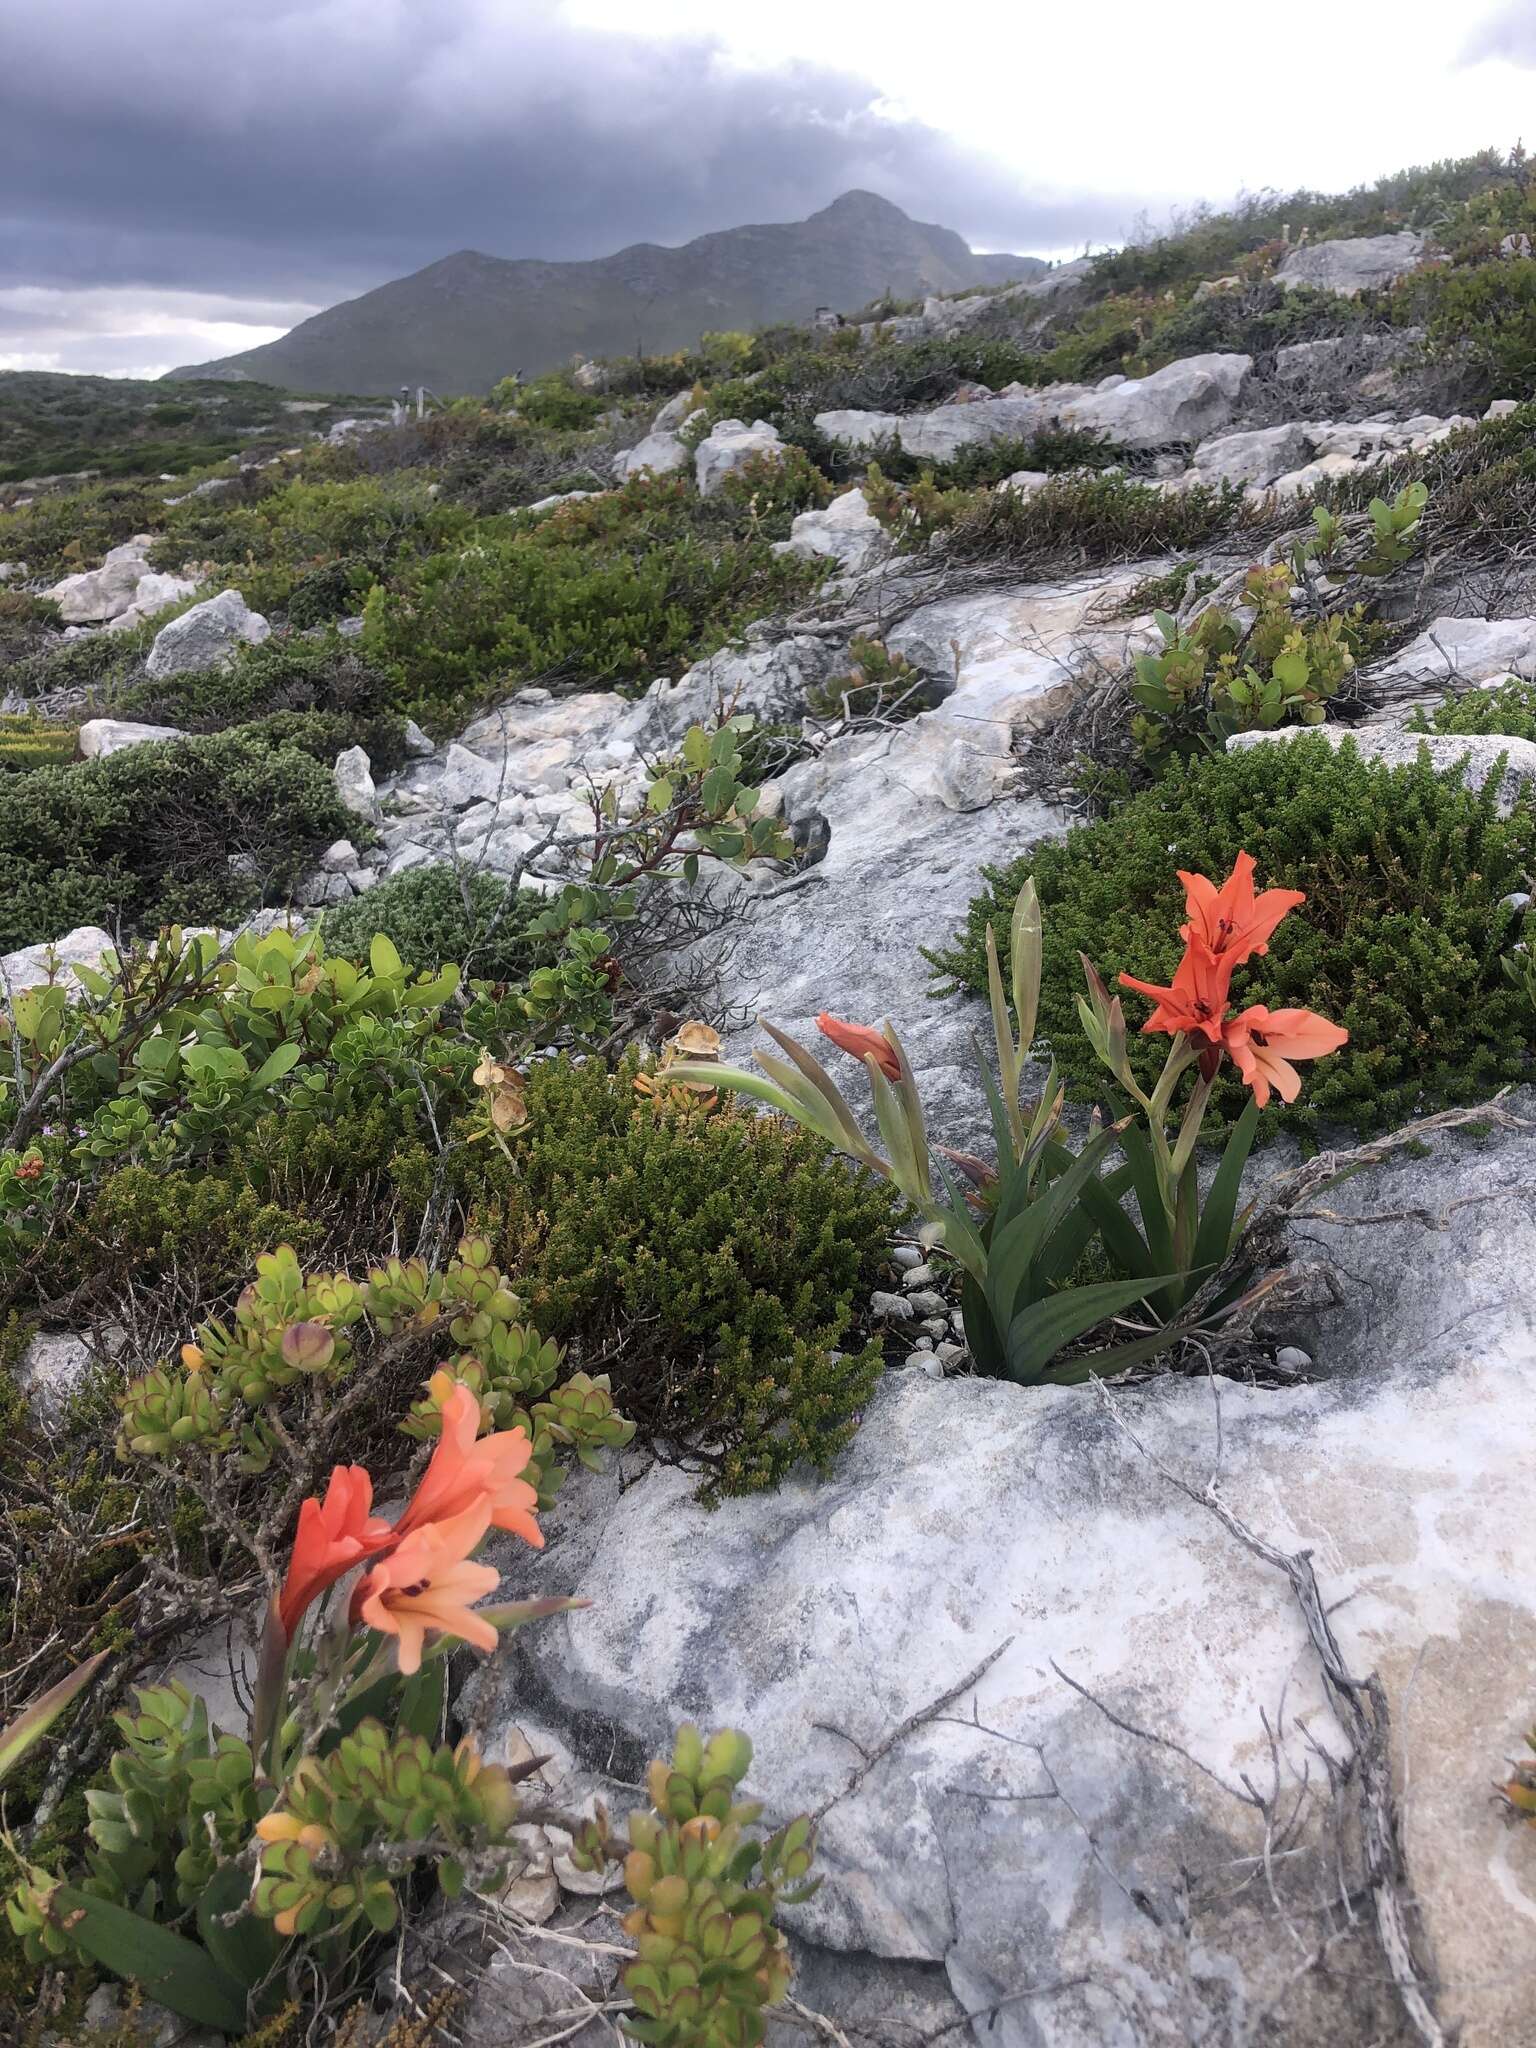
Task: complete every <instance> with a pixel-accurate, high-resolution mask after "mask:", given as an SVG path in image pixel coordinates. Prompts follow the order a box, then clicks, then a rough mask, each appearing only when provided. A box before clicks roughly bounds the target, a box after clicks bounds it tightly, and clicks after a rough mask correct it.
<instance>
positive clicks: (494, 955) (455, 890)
mask: <svg viewBox="0 0 1536 2048" xmlns="http://www.w3.org/2000/svg"><path fill="white" fill-rule="evenodd" d="M506 899H507V888H506V884H505V883H504V882H502V881H499V880H498V879H497V877H496V876H495V875H488V874H486V873H484V872H483V871H482V870H481V869H478V868H464V869H457V868H452V867H448V866H432V867H420V868H409V869H407V870H406V872H405V873H404V874H400V875H392V876H391V877H390V879H389V880H388V881H386V882H380V883H378V884H377V885H376V886H375V887H374V888H372V889H370V890H369V891H368V893H367V895H366V896H359V897H357V898H356V899H355V900H354V901H353V902H351V903H344V904H342V906H341V907H340V908H339V909H337V910H328V911H327V912H326V913H325V943H326V949H327V951H329V952H331V953H341V954H343V955H345V956H346V957H348V958H350V959H355V960H363V959H366V958H367V956H368V947H369V943H370V941H371V940H372V938H373V936H374V934H375V933H376V932H383V933H384V935H385V937H386V938H388V939H389V940H390V941H391V943H392V944H393V945H394V946H395V948H396V950H397V951H398V952H399V954H400V957H401V959H402V960H405V961H406V962H408V963H409V964H410V965H411V966H413V967H420V968H428V969H431V968H437V967H441V966H443V965H444V964H445V963H447V962H448V961H453V962H455V963H458V962H462V961H463V960H465V959H466V958H469V957H471V956H472V960H471V972H472V973H474V974H475V975H478V976H481V977H483V978H484V979H486V980H488V981H521V980H523V979H524V978H525V977H526V976H527V974H528V973H529V972H530V970H531V969H532V968H534V967H536V966H538V965H539V964H540V963H541V962H542V961H543V960H545V959H546V958H548V957H549V955H550V952H551V947H550V945H549V942H548V941H547V940H544V939H541V938H540V937H539V936H537V935H535V934H534V933H532V932H531V931H530V930H529V926H530V925H531V924H532V923H533V921H534V919H535V918H537V917H540V916H542V915H543V913H544V912H545V911H546V910H547V909H548V908H549V904H548V901H547V899H546V898H545V897H544V896H542V895H540V894H539V893H538V891H536V890H533V889H520V890H518V891H517V892H516V894H515V895H514V897H513V899H512V901H511V903H510V904H509V903H507V900H506ZM498 918H499V922H496V920H498ZM493 922H495V929H494V932H493V931H492V929H491V927H492V924H493Z"/></svg>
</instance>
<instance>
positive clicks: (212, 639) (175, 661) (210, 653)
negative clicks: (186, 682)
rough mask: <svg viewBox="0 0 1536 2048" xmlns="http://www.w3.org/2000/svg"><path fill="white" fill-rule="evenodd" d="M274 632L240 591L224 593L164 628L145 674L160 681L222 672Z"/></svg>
mask: <svg viewBox="0 0 1536 2048" xmlns="http://www.w3.org/2000/svg"><path fill="white" fill-rule="evenodd" d="M271 632H272V628H271V626H270V624H269V623H268V621H267V620H266V619H265V618H263V616H262V614H261V613H260V612H253V611H252V610H251V608H250V606H249V605H248V604H247V603H246V601H245V599H244V598H243V597H242V596H241V595H240V593H239V591H238V590H221V591H220V592H219V594H218V596H217V597H209V598H205V599H204V600H203V602H202V603H201V604H195V605H193V607H192V609H191V610H190V611H186V612H183V613H182V615H181V617H180V618H179V619H172V620H171V623H170V624H169V625H168V626H162V627H161V629H160V631H159V632H158V633H157V634H156V635H155V644H154V645H153V647H151V648H150V650H149V657H148V659H147V660H146V662H145V664H144V668H145V672H146V674H148V675H150V676H153V677H155V678H157V679H158V678H160V677H162V676H177V675H183V674H186V673H188V672H190V671H192V670H196V669H204V668H222V667H224V666H225V665H226V664H227V663H228V662H229V661H231V660H232V659H233V657H234V652H235V649H236V648H237V647H239V646H240V645H241V644H242V643H244V644H247V645H250V646H253V647H254V646H259V645H260V643H261V642H262V641H263V640H266V639H268V638H269V637H270V635H271Z"/></svg>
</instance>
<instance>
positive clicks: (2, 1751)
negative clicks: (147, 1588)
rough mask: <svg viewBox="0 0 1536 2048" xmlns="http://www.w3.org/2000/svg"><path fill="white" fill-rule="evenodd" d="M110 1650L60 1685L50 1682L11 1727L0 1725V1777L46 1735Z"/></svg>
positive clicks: (76, 1697)
mask: <svg viewBox="0 0 1536 2048" xmlns="http://www.w3.org/2000/svg"><path fill="white" fill-rule="evenodd" d="M109 1655H110V1652H109V1651H107V1650H98V1651H97V1652H96V1655H95V1656H94V1657H87V1658H86V1660H85V1662H84V1663H83V1664H81V1665H79V1666H77V1668H76V1669H75V1670H73V1671H71V1672H70V1673H69V1675H68V1677H67V1678H61V1679H60V1680H59V1682H58V1684H57V1685H50V1686H49V1688H48V1690H47V1691H46V1692H45V1693H41V1694H40V1695H39V1696H38V1698H36V1699H35V1700H33V1702H32V1704H31V1705H30V1706H29V1707H26V1708H24V1709H23V1710H22V1712H21V1713H19V1714H18V1715H17V1716H16V1719H15V1720H14V1721H12V1722H11V1723H10V1724H9V1726H7V1727H5V1728H0V1778H3V1777H4V1776H5V1775H6V1773H7V1772H8V1771H10V1770H13V1769H14V1768H15V1766H16V1765H17V1764H18V1763H19V1762H20V1761H21V1759H22V1758H23V1757H24V1756H25V1755H26V1753H27V1751H28V1750H29V1749H30V1748H31V1747H32V1745H33V1743H34V1742H36V1741H37V1740H38V1739H39V1737H41V1736H43V1735H46V1734H47V1732H48V1730H49V1729H50V1728H51V1727H52V1726H53V1724H54V1722H55V1721H57V1719H58V1718H59V1716H60V1714H62V1713H63V1711H64V1709H65V1708H66V1707H67V1706H69V1705H70V1703H71V1702H72V1701H73V1700H76V1699H78V1698H79V1696H80V1694H81V1693H83V1692H84V1691H85V1688H86V1687H87V1686H88V1685H89V1684H90V1682H91V1680H92V1679H93V1678H94V1677H95V1676H96V1674H97V1672H98V1671H99V1670H100V1669H101V1667H102V1665H103V1664H105V1663H106V1661H107V1658H108V1656H109Z"/></svg>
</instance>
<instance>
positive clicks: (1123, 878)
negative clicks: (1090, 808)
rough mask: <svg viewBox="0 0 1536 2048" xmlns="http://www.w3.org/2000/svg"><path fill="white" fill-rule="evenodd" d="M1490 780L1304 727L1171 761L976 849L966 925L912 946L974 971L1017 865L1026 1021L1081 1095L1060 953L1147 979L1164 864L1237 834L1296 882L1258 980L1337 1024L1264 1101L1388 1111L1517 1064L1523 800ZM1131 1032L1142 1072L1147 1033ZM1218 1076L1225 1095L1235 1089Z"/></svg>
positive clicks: (1327, 1120) (1161, 930)
mask: <svg viewBox="0 0 1536 2048" xmlns="http://www.w3.org/2000/svg"><path fill="white" fill-rule="evenodd" d="M1496 786H1497V778H1494V779H1493V780H1492V781H1490V783H1489V785H1488V792H1487V794H1485V795H1480V796H1479V795H1473V794H1471V793H1469V792H1468V791H1467V790H1466V789H1465V788H1464V787H1463V786H1462V784H1461V781H1460V778H1459V776H1458V775H1457V774H1456V773H1455V772H1454V771H1452V772H1450V773H1448V774H1444V775H1437V774H1436V773H1435V772H1434V771H1433V770H1432V769H1431V768H1430V767H1429V766H1428V764H1427V762H1420V763H1418V764H1416V765H1414V766H1409V767H1401V768H1396V769H1389V768H1386V767H1383V766H1381V765H1379V764H1367V763H1364V762H1362V761H1361V760H1360V759H1359V757H1358V755H1357V754H1356V753H1355V751H1354V749H1353V748H1352V747H1350V746H1349V745H1348V744H1346V745H1345V746H1344V747H1343V748H1342V749H1341V750H1340V751H1339V752H1338V753H1335V752H1334V751H1333V750H1332V749H1331V748H1330V747H1329V746H1328V744H1327V743H1326V742H1325V741H1324V740H1322V739H1321V738H1307V737H1299V738H1297V739H1295V740H1292V741H1286V742H1282V743H1279V744H1276V745H1270V746H1259V747H1253V748H1245V749H1243V750H1241V751H1239V752H1236V753H1232V754H1224V755H1217V756H1214V757H1212V758H1209V759H1206V760H1202V761H1197V762H1192V763H1175V764H1174V765H1172V766H1171V767H1170V768H1169V770H1168V772H1167V774H1166V776H1165V777H1164V778H1163V780H1162V781H1160V782H1159V783H1157V784H1156V785H1155V786H1154V787H1152V788H1150V789H1147V790H1144V791H1142V792H1141V793H1139V794H1138V795H1136V796H1134V797H1132V798H1131V799H1130V800H1129V801H1128V802H1127V803H1126V804H1125V805H1124V806H1123V808H1122V809H1121V810H1120V811H1119V812H1118V813H1117V814H1116V815H1115V816H1113V817H1112V818H1109V819H1107V820H1106V821H1104V822H1103V823H1100V824H1094V825H1087V826H1082V827H1079V828H1077V829H1076V830H1074V831H1072V832H1070V833H1069V834H1068V836H1067V839H1066V841H1065V843H1064V844H1062V845H1056V846H1043V847H1040V848H1038V849H1037V850H1036V851H1035V852H1034V853H1032V854H1029V855H1026V856H1025V857H1024V858H1022V859H1021V860H1019V861H1017V862H1015V863H1014V864H1013V865H1012V866H1010V867H1007V868H1002V869H997V870H988V871H987V878H988V881H989V882H990V883H991V887H990V888H989V889H988V891H987V892H986V893H985V894H983V895H982V896H979V897H978V898H977V899H976V901H975V902H974V903H973V904H972V906H971V913H970V918H969V921H968V923H967V926H966V928H965V930H964V931H963V932H961V933H960V934H959V935H958V936H957V937H956V939H955V940H954V942H953V943H952V944H951V945H950V946H949V947H947V948H945V949H942V950H940V951H937V952H935V953H933V954H932V955H930V958H931V959H932V960H933V962H934V964H935V966H936V967H937V968H938V969H939V970H940V972H941V973H942V974H943V975H944V976H946V977H948V978H949V985H950V986H951V987H953V986H957V985H958V986H964V987H968V988H973V989H976V990H978V991H981V990H984V989H985V987H986V963H985V955H984V950H983V949H984V936H985V928H986V925H987V922H988V920H989V919H990V920H991V921H992V922H993V923H994V924H996V925H997V926H998V927H999V928H1000V929H1003V930H1005V929H1006V923H1007V919H1006V909H1007V906H1008V905H1010V904H1011V903H1012V901H1013V898H1014V894H1015V892H1016V891H1017V890H1018V888H1019V886H1020V885H1021V883H1022V882H1023V880H1024V879H1025V877H1026V876H1027V875H1033V877H1034V880H1035V884H1036V887H1037V889H1038V890H1039V894H1040V902H1041V907H1042V910H1043V912H1044V920H1045V935H1046V936H1045V965H1044V980H1043V988H1042V992H1041V999H1040V1024H1039V1028H1040V1033H1041V1036H1042V1038H1043V1039H1044V1040H1046V1041H1047V1042H1048V1043H1049V1045H1050V1047H1051V1050H1052V1051H1053V1053H1054V1054H1055V1057H1056V1060H1057V1063H1058V1066H1059V1068H1060V1071H1061V1074H1062V1077H1063V1079H1064V1080H1065V1081H1066V1082H1067V1084H1068V1086H1069V1088H1070V1089H1071V1090H1072V1091H1073V1092H1074V1093H1075V1094H1076V1095H1077V1097H1078V1098H1079V1099H1080V1100H1090V1099H1092V1098H1093V1097H1094V1096H1095V1095H1096V1094H1097V1093H1098V1091H1099V1087H1100V1078H1099V1074H1098V1072H1097V1071H1096V1062H1095V1061H1094V1059H1093V1056H1092V1054H1091V1052H1089V1051H1088V1050H1087V1049H1086V1047H1085V1046H1084V1045H1083V1042H1082V1039H1081V1035H1080V1032H1079V1030H1078V1017H1077V1014H1076V1000H1077V995H1078V991H1079V989H1080V987H1081V967H1080V964H1079V955H1080V954H1084V953H1086V954H1087V955H1088V956H1089V957H1090V958H1092V959H1093V960H1094V961H1095V963H1096V964H1097V965H1098V967H1099V968H1100V970H1101V971H1102V972H1103V974H1104V976H1105V978H1106V980H1108V981H1110V982H1111V984H1112V983H1113V979H1114V976H1115V975H1116V974H1118V973H1119V972H1120V971H1121V970H1122V969H1123V970H1126V971H1128V972H1130V973H1132V974H1136V975H1139V976H1141V977H1142V978H1144V979H1147V980H1153V981H1165V980H1166V979H1167V978H1168V976H1169V975H1170V974H1171V973H1172V971H1173V969H1174V967H1175V966H1176V965H1177V961H1178V942H1177V938H1176V937H1175V936H1173V934H1176V932H1177V929H1178V925H1179V917H1178V915H1177V912H1178V898H1179V884H1178V881H1177V879H1176V877H1175V876H1174V874H1173V870H1175V869H1178V868H1183V869H1189V870H1197V871H1200V872H1202V873H1206V874H1211V873H1216V872H1221V871H1224V870H1225V869H1226V868H1228V867H1229V866H1230V865H1231V863H1232V861H1233V860H1234V859H1235V857H1236V855H1237V854H1238V852H1239V851H1240V850H1242V849H1244V848H1246V850H1247V851H1248V852H1249V853H1251V854H1252V855H1253V857H1254V859H1255V861H1256V862H1257V865H1258V871H1259V873H1260V874H1261V875H1263V877H1264V878H1265V880H1266V882H1267V883H1269V884H1270V885H1272V886H1275V887H1279V888H1287V889H1301V890H1304V891H1305V892H1306V899H1307V900H1306V913H1305V918H1304V919H1303V918H1294V919H1291V920H1290V921H1289V922H1288V923H1287V925H1286V926H1285V927H1284V928H1283V929H1282V930H1281V931H1280V932H1278V933H1277V934H1276V936H1275V940H1274V943H1273V945H1272V947H1271V949H1270V952H1269V954H1268V956H1267V957H1266V959H1265V960H1264V962H1263V982H1264V1000H1265V1001H1266V1002H1267V1003H1268V1004H1269V1005H1270V1006H1271V1007H1272V1008H1275V1009H1279V1008H1285V1007H1293V1006H1294V1007H1299V1008H1305V1009H1310V1010H1316V1011H1319V1012H1321V1013H1322V1014H1323V1015H1325V1016H1328V1017H1331V1018H1334V1019H1335V1020H1336V1021H1337V1022H1338V1023H1340V1024H1341V1025H1343V1026H1344V1027H1345V1028H1346V1029H1347V1030H1348V1032H1349V1043H1348V1045H1347V1046H1346V1047H1345V1049H1344V1050H1343V1051H1342V1052H1340V1053H1339V1054H1337V1055H1336V1056H1335V1057H1334V1058H1333V1059H1330V1060H1329V1061H1328V1062H1327V1063H1326V1064H1325V1065H1324V1066H1323V1067H1321V1068H1319V1069H1318V1071H1317V1073H1316V1075H1315V1077H1313V1079H1312V1080H1311V1082H1310V1084H1309V1086H1308V1089H1307V1092H1306V1095H1305V1097H1304V1098H1303V1100H1302V1102H1301V1103H1300V1104H1298V1105H1297V1107H1296V1108H1294V1109H1291V1110H1287V1111H1284V1112H1283V1113H1282V1115H1281V1121H1283V1122H1286V1123H1289V1124H1291V1125H1292V1126H1293V1127H1300V1128H1303V1129H1306V1130H1311V1129H1315V1128H1316V1127H1317V1126H1319V1125H1329V1124H1348V1125H1353V1126H1354V1127H1355V1128H1356V1129H1357V1130H1360V1131H1372V1130H1380V1129H1384V1128H1387V1129H1389V1128H1391V1127H1392V1126H1394V1125H1397V1124H1402V1123H1406V1122H1407V1121H1408V1120H1409V1119H1410V1118H1411V1117H1413V1116H1415V1115H1417V1114H1418V1113H1419V1112H1420V1111H1422V1110H1424V1109H1426V1108H1430V1107H1434V1106H1436V1105H1439V1104H1443V1103H1455V1102H1471V1101H1477V1100H1480V1099H1482V1098H1483V1097H1484V1096H1486V1095H1488V1094H1489V1093H1491V1092H1492V1090H1493V1089H1495V1088H1497V1087H1498V1086H1500V1085H1501V1084H1502V1083H1504V1082H1506V1081H1510V1080H1513V1079H1515V1078H1516V1077H1517V1076H1518V1074H1519V1073H1520V1071H1521V1069H1522V1063H1523V1057H1524V1048H1525V1040H1526V1035H1527V1033H1526V1019H1525V1013H1524V1003H1523V999H1522V997H1521V996H1520V994H1519V993H1518V992H1517V991H1516V990H1515V989H1514V988H1512V987H1511V986H1510V985H1509V984H1508V983H1507V982H1506V981H1505V980H1504V978H1503V976H1502V975H1501V973H1500V967H1499V960H1500V956H1501V954H1503V953H1504V952H1505V950H1506V949H1507V947H1508V944H1509V941H1510V937H1511V933H1512V928H1513V924H1514V913H1513V912H1512V911H1510V910H1506V909H1504V908H1502V907H1501V899H1502V898H1503V897H1505V896H1507V895H1508V894H1510V893H1511V892H1512V891H1515V890H1519V889H1523V888H1524V887H1525V877H1526V876H1527V875H1528V874H1529V872H1530V870H1531V867H1532V865H1533V862H1536V819H1533V816H1532V812H1531V809H1530V807H1529V806H1528V805H1526V804H1522V805H1520V806H1519V807H1518V808H1517V809H1516V811H1515V814H1514V816H1513V817H1512V818H1510V819H1509V820H1508V821H1501V820H1500V819H1499V818H1498V817H1497V816H1496V815H1495V792H1496ZM1245 972H1246V970H1245ZM1245 985H1246V984H1245ZM1238 999H1240V991H1238V990H1237V989H1236V988H1234V1000H1238ZM1131 1043H1132V1059H1133V1063H1135V1064H1136V1067H1137V1071H1138V1072H1139V1073H1141V1074H1143V1075H1150V1074H1151V1073H1152V1072H1153V1071H1154V1069H1155V1067H1156V1065H1157V1062H1158V1059H1159V1057H1160V1053H1159V1047H1158V1044H1157V1042H1156V1041H1154V1040H1148V1039H1143V1038H1140V1037H1133V1039H1132V1041H1131ZM1226 1086H1227V1090H1228V1092H1227V1095H1226V1107H1227V1110H1228V1112H1229V1114H1233V1115H1235V1114H1236V1112H1237V1110H1238V1108H1239V1107H1240V1099H1239V1096H1238V1092H1237V1091H1236V1090H1235V1089H1233V1088H1231V1085H1230V1084H1226ZM1218 1101H1220V1097H1218Z"/></svg>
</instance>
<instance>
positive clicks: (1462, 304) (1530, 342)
mask: <svg viewBox="0 0 1536 2048" xmlns="http://www.w3.org/2000/svg"><path fill="white" fill-rule="evenodd" d="M1394 304H1395V306H1396V308H1397V310H1398V312H1399V315H1400V317H1401V318H1402V319H1403V320H1405V321H1408V322H1411V323H1412V324H1413V325H1415V326H1422V327H1423V328H1424V330H1425V345H1426V347H1427V348H1428V349H1429V350H1430V352H1431V354H1433V355H1435V356H1438V357H1439V358H1440V359H1441V360H1442V361H1444V362H1447V363H1449V364H1451V365H1453V366H1454V367H1455V369H1456V371H1457V373H1458V377H1459V379H1460V380H1461V384H1462V388H1461V393H1460V396H1461V402H1462V403H1463V404H1464V405H1480V404H1485V403H1486V402H1487V401H1488V400H1489V399H1491V398H1519V397H1521V396H1523V395H1524V394H1525V393H1526V392H1528V391H1530V390H1531V389H1532V387H1533V385H1536V263H1533V262H1531V261H1529V260H1526V261H1523V262H1518V261H1517V262H1510V261H1507V260H1506V259H1504V258H1502V257H1499V256H1494V257H1493V258H1492V259H1491V260H1490V261H1488V262H1486V263H1479V264H1476V265H1474V266H1472V267H1471V268H1467V269H1462V268H1451V267H1448V266H1447V267H1436V268H1433V269H1429V270H1424V271H1420V272H1418V273H1416V274H1415V275H1414V276H1412V277H1411V278H1409V279H1406V280H1404V282H1403V283H1402V284H1400V285H1399V286H1398V287H1397V290H1396V292H1395V293H1394Z"/></svg>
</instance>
